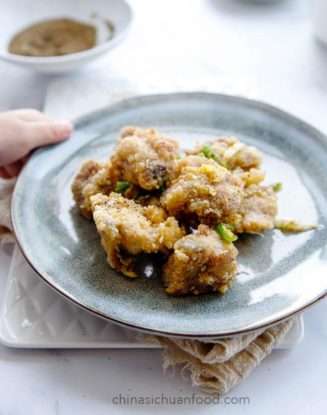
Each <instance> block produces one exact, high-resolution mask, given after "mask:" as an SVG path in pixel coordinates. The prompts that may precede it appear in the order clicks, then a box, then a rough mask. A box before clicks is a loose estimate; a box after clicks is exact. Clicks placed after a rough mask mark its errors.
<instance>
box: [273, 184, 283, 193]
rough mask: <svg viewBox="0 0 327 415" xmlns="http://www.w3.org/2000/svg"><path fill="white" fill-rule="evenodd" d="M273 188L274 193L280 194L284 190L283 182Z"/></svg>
mask: <svg viewBox="0 0 327 415" xmlns="http://www.w3.org/2000/svg"><path fill="white" fill-rule="evenodd" d="M272 188H273V191H274V192H276V193H277V192H280V191H281V190H282V189H283V183H281V182H278V183H275V184H274V185H273V187H272Z"/></svg>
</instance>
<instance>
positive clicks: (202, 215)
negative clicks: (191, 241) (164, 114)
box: [161, 156, 243, 225]
mask: <svg viewBox="0 0 327 415" xmlns="http://www.w3.org/2000/svg"><path fill="white" fill-rule="evenodd" d="M175 173H176V178H175V179H174V180H173V182H172V185H171V186H170V187H169V188H168V189H167V190H166V191H165V192H164V193H163V195H162V197H161V203H162V206H163V207H164V208H165V209H166V210H167V211H168V213H169V214H170V215H172V216H177V217H179V218H182V217H184V218H188V217H191V218H192V217H194V216H195V217H196V219H197V220H198V222H200V223H205V224H207V225H216V224H217V223H229V224H234V225H236V224H237V223H238V222H239V221H240V220H241V216H240V211H241V205H242V200H243V183H242V181H241V180H240V179H239V178H237V177H236V176H234V175H232V174H231V172H229V171H228V170H227V169H225V168H224V167H222V166H220V165H219V164H218V163H216V162H215V161H214V160H210V159H207V158H205V157H204V156H187V157H185V158H184V159H182V160H180V161H179V162H178V163H177V167H176V170H175Z"/></svg>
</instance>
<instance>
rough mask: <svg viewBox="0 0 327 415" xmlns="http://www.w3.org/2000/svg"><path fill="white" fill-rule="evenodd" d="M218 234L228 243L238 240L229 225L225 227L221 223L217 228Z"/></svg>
mask: <svg viewBox="0 0 327 415" xmlns="http://www.w3.org/2000/svg"><path fill="white" fill-rule="evenodd" d="M216 232H217V233H218V235H219V236H220V237H221V239H223V240H224V241H226V242H234V241H236V240H237V236H236V235H235V233H233V232H232V231H231V229H230V228H229V226H228V225H224V224H223V223H220V224H219V225H218V226H217V228H216Z"/></svg>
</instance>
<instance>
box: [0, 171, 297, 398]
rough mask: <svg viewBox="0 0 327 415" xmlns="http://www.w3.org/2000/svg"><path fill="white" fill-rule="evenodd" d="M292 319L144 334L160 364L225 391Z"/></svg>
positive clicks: (4, 201)
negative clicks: (220, 331)
mask: <svg viewBox="0 0 327 415" xmlns="http://www.w3.org/2000/svg"><path fill="white" fill-rule="evenodd" d="M14 184H15V182H14V181H13V180H11V181H8V180H1V179H0V241H1V242H7V241H13V235H12V233H11V230H12V226H11V222H10V201H11V195H12V192H13V188H14ZM293 322H294V320H288V321H286V322H283V323H280V324H278V325H276V326H274V327H271V328H269V329H267V330H265V331H263V330H259V331H255V332H251V333H248V334H244V335H240V336H236V337H231V338H224V339H217V340H215V341H210V342H205V341H199V340H187V339H175V338H168V337H160V336H145V337H146V340H147V341H152V342H154V343H159V344H161V345H162V346H163V347H164V351H163V367H164V369H165V370H166V369H168V368H181V373H182V375H183V376H184V377H188V378H190V379H191V381H192V384H193V385H194V386H198V387H200V388H201V389H202V390H203V391H205V392H208V393H215V394H219V395H222V394H226V393H227V392H228V391H229V390H231V388H233V387H234V386H236V385H237V384H238V383H240V382H241V381H242V380H243V379H245V378H246V377H247V376H249V374H250V373H251V372H252V371H253V369H255V368H256V367H257V366H258V365H259V364H260V362H261V361H262V360H263V359H264V358H266V357H267V356H268V355H269V354H270V353H271V351H272V349H273V347H274V346H275V345H276V344H278V343H279V342H280V341H281V340H282V339H283V337H284V336H285V335H286V334H287V333H288V331H289V330H290V329H291V327H292V325H293Z"/></svg>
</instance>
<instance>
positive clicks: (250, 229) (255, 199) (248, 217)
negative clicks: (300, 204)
mask: <svg viewBox="0 0 327 415" xmlns="http://www.w3.org/2000/svg"><path fill="white" fill-rule="evenodd" d="M277 210H278V209H277V196H276V193H275V192H274V191H273V189H272V186H256V185H253V186H250V187H248V188H246V189H245V195H244V199H243V203H242V221H241V223H240V224H239V225H238V226H237V227H236V229H235V231H236V232H238V233H242V232H245V233H263V232H264V231H267V230H270V229H273V228H274V224H275V218H276V215H277Z"/></svg>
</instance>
